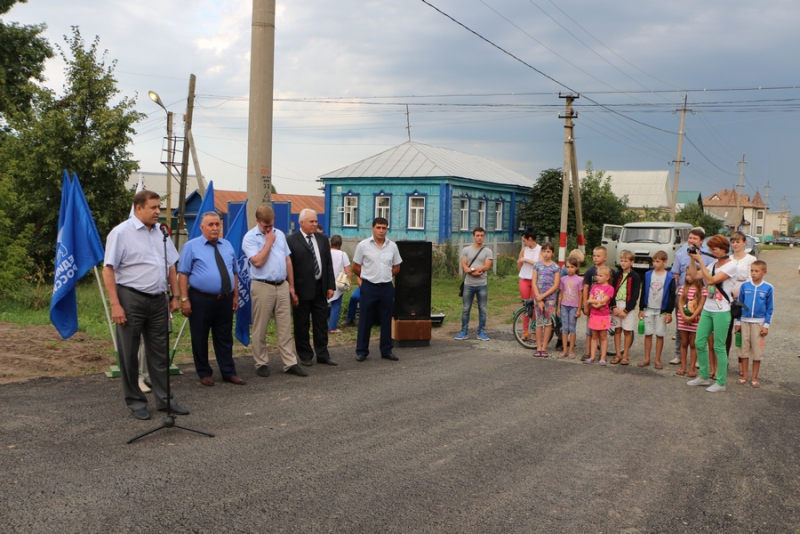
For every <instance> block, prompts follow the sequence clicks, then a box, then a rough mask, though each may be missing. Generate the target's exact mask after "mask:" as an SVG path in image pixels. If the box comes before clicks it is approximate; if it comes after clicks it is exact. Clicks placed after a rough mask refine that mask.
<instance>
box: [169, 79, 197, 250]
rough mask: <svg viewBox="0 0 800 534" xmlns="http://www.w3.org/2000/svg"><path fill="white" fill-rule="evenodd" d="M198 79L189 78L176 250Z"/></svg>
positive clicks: (187, 169) (181, 216)
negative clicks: (195, 88)
mask: <svg viewBox="0 0 800 534" xmlns="http://www.w3.org/2000/svg"><path fill="white" fill-rule="evenodd" d="M196 81H197V78H196V77H195V75H194V74H192V75H190V76H189V96H188V97H187V99H186V119H185V120H184V123H183V129H184V137H183V153H181V188H180V198H178V231H177V232H175V235H174V237H175V248H177V249H178V250H180V242H181V237H180V236H181V233H182V232H183V226H184V216H185V215H186V181H187V177H188V175H189V135H190V132H191V129H192V114H193V113H194V86H195V82H196Z"/></svg>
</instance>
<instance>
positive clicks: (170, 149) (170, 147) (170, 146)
mask: <svg viewBox="0 0 800 534" xmlns="http://www.w3.org/2000/svg"><path fill="white" fill-rule="evenodd" d="M172 119H173V115H172V112H171V111H167V198H166V201H165V204H164V206H165V208H166V209H167V213H166V217H165V219H166V223H167V228H169V231H170V232H171V231H172V165H173V161H174V160H175V144H174V141H173V139H172Z"/></svg>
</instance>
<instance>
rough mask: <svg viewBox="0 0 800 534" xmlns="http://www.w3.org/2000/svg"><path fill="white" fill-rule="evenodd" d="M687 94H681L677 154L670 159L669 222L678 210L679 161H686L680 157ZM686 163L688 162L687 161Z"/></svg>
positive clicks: (673, 220)
mask: <svg viewBox="0 0 800 534" xmlns="http://www.w3.org/2000/svg"><path fill="white" fill-rule="evenodd" d="M688 97H689V95H688V94H686V95H683V109H682V110H681V127H680V129H679V130H678V155H677V156H676V157H675V159H674V160H672V163H674V164H675V179H674V180H673V184H672V210H671V211H670V213H669V222H675V214H676V213H677V211H678V182H679V181H680V178H681V163H686V162H685V161H684V160H682V159H681V151H682V150H683V124H684V122H685V121H686V99H687V98H688ZM687 165H688V163H687Z"/></svg>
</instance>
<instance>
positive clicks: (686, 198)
mask: <svg viewBox="0 0 800 534" xmlns="http://www.w3.org/2000/svg"><path fill="white" fill-rule="evenodd" d="M675 202H676V203H677V204H700V205H701V206H702V205H703V194H702V193H700V191H678V199H677V200H676V201H675Z"/></svg>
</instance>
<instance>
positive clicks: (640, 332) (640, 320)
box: [639, 319, 644, 336]
mask: <svg viewBox="0 0 800 534" xmlns="http://www.w3.org/2000/svg"><path fill="white" fill-rule="evenodd" d="M639 335H640V336H641V335H644V319H639Z"/></svg>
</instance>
